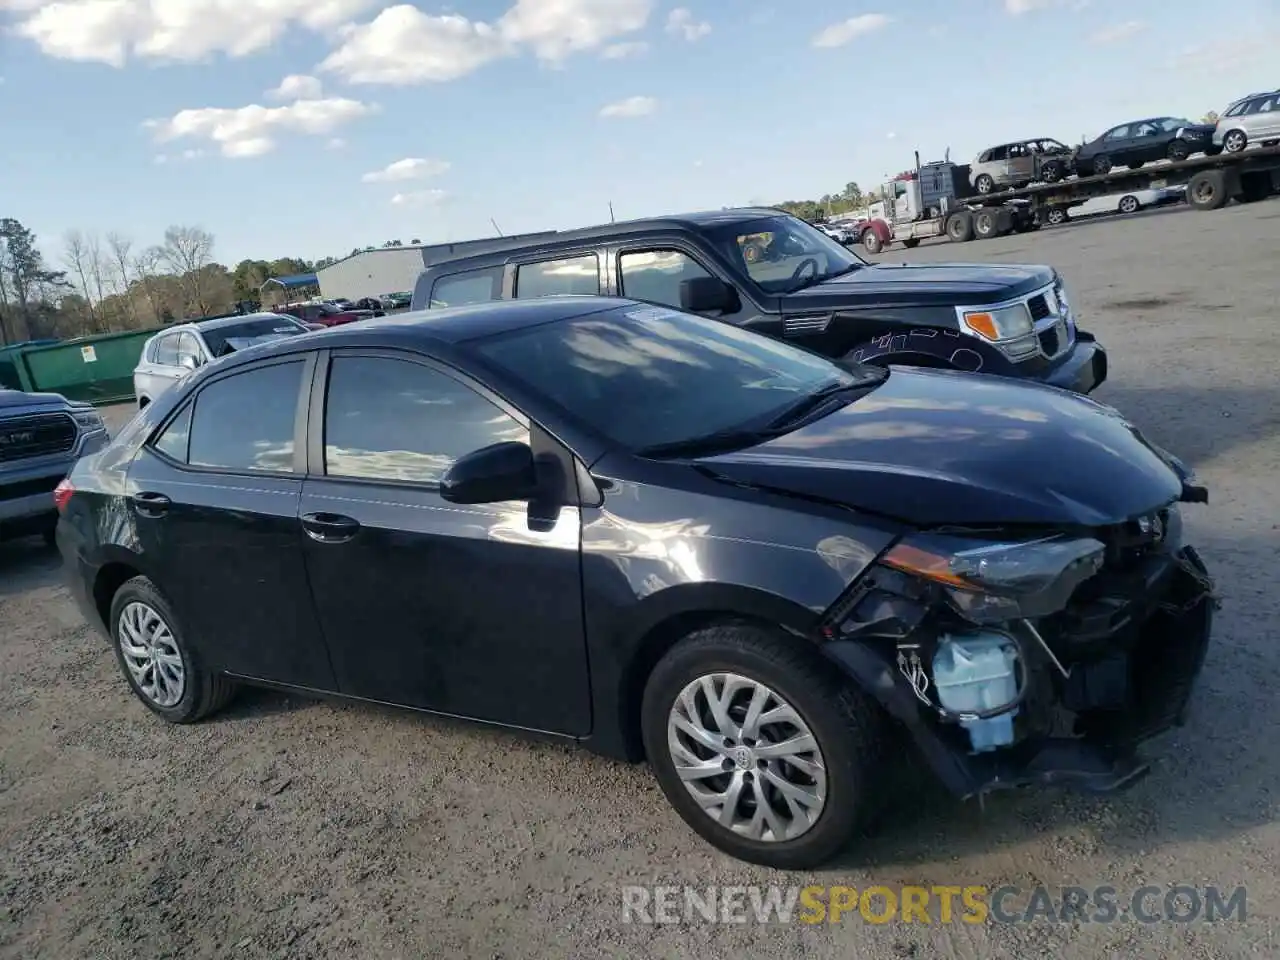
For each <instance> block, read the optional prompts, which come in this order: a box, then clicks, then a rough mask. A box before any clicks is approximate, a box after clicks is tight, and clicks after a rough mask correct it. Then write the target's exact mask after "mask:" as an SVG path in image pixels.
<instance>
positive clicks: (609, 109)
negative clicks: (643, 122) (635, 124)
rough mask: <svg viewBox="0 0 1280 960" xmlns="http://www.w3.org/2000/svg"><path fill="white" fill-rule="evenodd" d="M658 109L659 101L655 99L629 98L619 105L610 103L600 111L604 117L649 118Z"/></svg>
mask: <svg viewBox="0 0 1280 960" xmlns="http://www.w3.org/2000/svg"><path fill="white" fill-rule="evenodd" d="M657 109H658V101H657V100H655V99H653V97H627V99H625V100H619V101H618V102H617V103H610V104H607V105H606V106H604V107H601V109H600V116H602V117H647V116H649V114H651V113H653V112H654V111H655V110H657Z"/></svg>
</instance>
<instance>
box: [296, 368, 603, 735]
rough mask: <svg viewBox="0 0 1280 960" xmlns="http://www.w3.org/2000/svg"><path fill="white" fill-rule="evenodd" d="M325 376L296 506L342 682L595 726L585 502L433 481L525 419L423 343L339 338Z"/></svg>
mask: <svg viewBox="0 0 1280 960" xmlns="http://www.w3.org/2000/svg"><path fill="white" fill-rule="evenodd" d="M322 376H323V377H325V378H326V382H322V383H319V384H318V385H317V387H316V390H315V391H314V393H313V398H314V399H313V402H312V406H311V413H312V419H311V429H310V434H311V438H312V439H311V441H310V442H311V450H310V451H309V453H310V463H309V469H310V474H309V475H308V477H307V479H306V481H305V483H304V484H303V489H302V503H301V511H300V512H301V516H302V524H303V527H304V529H305V530H306V531H307V536H306V538H305V546H304V550H305V555H306V564H307V570H308V571H309V574H310V579H311V588H312V592H313V594H314V596H315V602H316V609H317V610H318V612H319V617H320V622H321V625H322V627H323V630H324V633H325V637H326V639H327V641H328V645H329V649H330V652H331V654H332V657H333V664H334V670H335V672H336V674H337V678H338V683H339V686H340V689H341V690H342V691H343V692H344V693H347V694H350V695H352V696H358V697H363V698H366V699H369V700H378V701H384V702H389V703H396V704H402V705H405V706H412V707H419V708H423V709H427V710H434V711H438V712H441V713H448V714H454V715H458V716H464V717H471V718H475V719H480V720H489V721H493V722H497V723H504V724H509V725H512V726H520V727H526V728H530V729H536V730H545V731H550V732H554V733H564V734H573V735H585V734H586V733H588V732H590V729H591V710H590V700H589V693H588V691H589V687H588V676H587V656H586V633H585V628H584V624H583V611H582V582H581V569H580V562H581V561H580V556H579V553H580V544H581V519H580V516H579V508H578V506H577V504H576V502H575V503H574V504H572V505H564V506H558V507H557V508H556V509H554V510H552V511H550V513H544V512H541V511H538V510H535V508H534V507H533V506H532V505H531V504H529V503H526V502H509V503H494V504H483V505H477V506H460V505H458V504H452V503H448V502H446V501H445V500H444V499H443V498H442V497H441V496H440V491H439V482H440V479H441V477H443V475H444V473H445V471H446V470H448V468H449V466H450V465H451V464H452V463H453V462H454V461H455V460H456V459H457V458H458V457H460V456H462V455H464V454H467V453H470V452H472V451H474V450H478V449H480V448H482V447H486V446H489V445H490V444H493V443H498V442H501V441H508V440H514V441H521V442H525V443H529V442H530V429H529V425H528V424H527V423H526V422H524V421H523V420H522V419H521V418H520V416H519V414H517V413H516V412H515V411H512V410H510V409H509V408H505V407H503V406H502V405H500V403H499V402H498V401H497V400H496V398H494V397H492V396H490V395H488V394H485V393H483V392H482V391H481V390H480V389H479V388H477V387H475V385H473V384H471V383H469V382H464V380H463V379H462V378H460V377H458V376H456V375H453V374H452V373H450V372H447V370H446V368H443V367H440V366H436V365H434V364H431V363H430V362H428V361H426V360H424V359H423V358H420V357H418V356H417V355H414V354H399V353H388V352H381V351H377V352H367V351H366V352H360V351H335V352H334V353H333V354H332V355H331V356H330V357H329V358H328V361H327V364H326V366H325V368H323V372H322ZM322 398H323V400H322ZM535 433H537V434H539V435H540V431H535ZM545 442H548V443H550V442H551V441H545ZM539 443H540V441H539V440H536V439H535V440H534V442H533V444H532V445H533V447H534V453H535V455H539V454H540V453H541V452H543V451H540V450H539Z"/></svg>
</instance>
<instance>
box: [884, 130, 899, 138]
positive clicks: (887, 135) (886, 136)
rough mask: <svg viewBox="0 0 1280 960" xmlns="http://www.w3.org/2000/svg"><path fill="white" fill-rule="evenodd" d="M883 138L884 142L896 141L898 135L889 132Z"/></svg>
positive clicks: (891, 131)
mask: <svg viewBox="0 0 1280 960" xmlns="http://www.w3.org/2000/svg"><path fill="white" fill-rule="evenodd" d="M884 138H885V139H886V140H897V139H898V134H897V133H896V132H895V131H893V130H890V131H889V132H888V133H886V134H885V135H884Z"/></svg>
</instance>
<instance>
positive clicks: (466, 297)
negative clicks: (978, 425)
mask: <svg viewBox="0 0 1280 960" xmlns="http://www.w3.org/2000/svg"><path fill="white" fill-rule="evenodd" d="M556 294H591V295H598V294H605V295H610V296H620V297H627V298H629V299H633V300H644V301H649V302H653V303H660V304H664V305H667V306H674V307H680V308H682V309H684V310H688V311H691V312H693V313H700V314H703V315H705V316H709V317H716V318H719V319H722V320H725V321H727V322H730V323H735V324H739V325H742V326H745V327H749V328H751V329H753V330H757V331H759V332H761V333H766V334H770V335H772V336H775V337H780V338H785V339H787V340H790V341H793V342H795V343H798V344H801V345H803V346H805V347H808V348H809V349H812V350H815V351H817V352H819V353H822V354H825V355H826V356H829V357H833V358H837V359H839V358H845V359H848V360H861V361H865V362H869V363H876V364H890V363H893V364H908V365H913V366H921V367H935V368H937V367H940V368H946V369H953V370H968V371H981V372H983V373H991V374H997V375H1003V376H1008V377H1019V378H1024V379H1030V380H1036V381H1040V382H1043V383H1048V384H1052V385H1054V386H1058V387H1063V388H1066V389H1069V390H1074V391H1076V392H1078V393H1089V392H1090V391H1092V390H1093V389H1094V388H1095V387H1097V386H1098V385H1099V384H1101V383H1102V382H1103V381H1104V380H1105V379H1106V376H1107V354H1106V351H1105V350H1104V349H1103V348H1102V345H1101V344H1099V343H1098V342H1097V341H1096V340H1095V339H1094V338H1093V336H1091V335H1090V334H1088V333H1086V332H1085V331H1083V330H1080V329H1079V328H1078V327H1077V326H1076V319H1075V316H1074V314H1073V313H1072V310H1071V304H1070V301H1069V300H1068V298H1067V295H1066V291H1065V289H1064V286H1063V282H1062V278H1061V277H1060V276H1059V275H1058V272H1057V271H1056V270H1054V269H1053V268H1052V267H1048V266H1032V265H1013V264H972V263H935V264H887V263H886V264H876V263H868V262H867V261H865V260H862V259H860V258H859V257H858V256H857V255H856V254H854V253H852V252H851V251H850V250H848V249H847V248H846V247H844V246H842V245H841V244H840V243H838V242H836V241H835V240H833V239H831V238H830V237H828V236H826V235H825V234H824V233H822V231H820V230H818V229H816V228H815V227H813V226H811V225H810V224H808V223H806V222H805V221H803V220H800V219H799V218H797V217H793V216H791V215H790V214H787V213H785V212H783V211H780V210H775V209H771V208H760V209H755V208H752V209H734V210H720V211H714V212H707V213H692V214H683V215H680V216H671V217H661V218H656V219H650V220H632V221H628V222H625V223H611V224H606V225H604V226H599V227H590V228H587V229H583V230H573V231H568V232H563V233H555V234H551V235H539V236H538V238H537V239H536V240H534V241H526V242H523V243H521V242H513V243H512V244H511V245H510V246H506V247H501V248H498V249H496V250H495V249H490V250H488V251H486V252H485V253H482V254H476V255H474V256H470V257H462V258H458V259H452V260H446V261H442V262H438V263H434V264H430V265H429V266H427V268H426V270H424V271H423V273H422V274H421V276H419V278H418V282H417V285H416V287H415V288H414V292H413V303H412V308H413V309H414V310H423V309H427V308H430V307H449V306H459V305H462V304H468V303H479V302H483V301H488V300H500V299H509V298H515V297H541V296H549V295H556Z"/></svg>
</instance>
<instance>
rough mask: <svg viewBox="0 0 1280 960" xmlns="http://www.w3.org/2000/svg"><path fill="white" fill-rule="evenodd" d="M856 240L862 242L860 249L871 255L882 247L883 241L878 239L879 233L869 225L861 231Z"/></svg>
mask: <svg viewBox="0 0 1280 960" xmlns="http://www.w3.org/2000/svg"><path fill="white" fill-rule="evenodd" d="M858 242H859V243H860V244H862V249H863V250H865V251H867V253H869V254H871V255H872V256H875V255H876V254H877V253H879V252H880V251H881V250H883V249H884V242H883V241H882V240H881V239H880V234H878V233H876V231H875V230H872V229H871V228H869V227H868V228H867V229H866V230H863V231H862V235H861V236H860V237H858Z"/></svg>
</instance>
